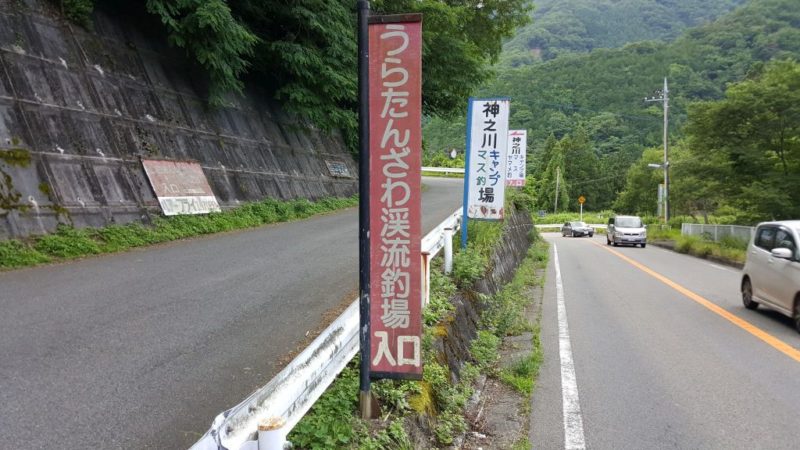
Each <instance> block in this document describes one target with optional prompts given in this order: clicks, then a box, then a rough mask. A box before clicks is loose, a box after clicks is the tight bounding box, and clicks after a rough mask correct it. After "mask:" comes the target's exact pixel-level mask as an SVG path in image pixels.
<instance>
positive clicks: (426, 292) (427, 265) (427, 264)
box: [422, 252, 431, 306]
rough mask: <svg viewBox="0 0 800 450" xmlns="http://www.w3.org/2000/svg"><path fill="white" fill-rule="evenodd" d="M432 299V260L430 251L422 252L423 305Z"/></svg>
mask: <svg viewBox="0 0 800 450" xmlns="http://www.w3.org/2000/svg"><path fill="white" fill-rule="evenodd" d="M430 301H431V261H430V254H429V253H428V252H422V306H426V305H427V304H428V303H429V302H430Z"/></svg>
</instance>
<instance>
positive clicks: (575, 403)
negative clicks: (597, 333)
mask: <svg viewBox="0 0 800 450" xmlns="http://www.w3.org/2000/svg"><path fill="white" fill-rule="evenodd" d="M553 255H554V263H555V268H556V301H557V304H558V352H559V354H560V355H561V400H562V403H563V406H564V448H565V449H569V450H573V449H575V450H577V449H585V448H586V440H585V439H584V437H583V418H582V417H581V404H580V401H579V400H578V382H577V380H576V378H575V363H574V362H573V360H572V344H571V343H570V340H569V326H568V325H567V309H566V307H565V306H564V284H563V283H562V281H561V268H560V267H559V263H558V247H557V246H556V244H555V243H553Z"/></svg>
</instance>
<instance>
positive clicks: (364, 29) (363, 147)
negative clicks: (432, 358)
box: [358, 0, 372, 419]
mask: <svg viewBox="0 0 800 450" xmlns="http://www.w3.org/2000/svg"><path fill="white" fill-rule="evenodd" d="M368 22H369V2H368V1H366V0H359V1H358V153H359V155H358V156H359V161H358V172H359V173H358V195H359V197H358V259H359V276H358V282H359V296H358V299H359V312H360V322H361V326H360V327H359V333H360V335H359V342H360V346H361V361H360V362H361V372H360V383H359V396H358V400H359V405H360V410H361V417H362V418H364V419H368V418H370V417H371V416H372V402H371V398H370V380H369V369H370V360H369V358H370V329H369V301H370V297H369V294H370V292H369V281H370V278H369V276H370V273H369V265H370V261H369V256H370V255H369V249H370V246H369V28H368V25H369V24H368Z"/></svg>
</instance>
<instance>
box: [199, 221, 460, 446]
mask: <svg viewBox="0 0 800 450" xmlns="http://www.w3.org/2000/svg"><path fill="white" fill-rule="evenodd" d="M460 226H461V208H459V209H457V210H456V211H455V212H453V213H452V214H450V215H449V216H448V217H447V219H445V220H444V221H443V222H442V223H440V224H439V225H437V226H436V228H434V229H433V231H431V232H430V233H428V234H427V235H426V236H425V237H424V238H422V270H423V290H422V296H423V304H427V303H428V301H429V299H430V261H431V260H432V259H433V257H435V256H436V255H437V254H438V253H439V252H440V251H442V250H443V249H444V250H445V267H446V268H447V266H448V264H451V263H449V262H451V261H452V236H453V233H454V232H455V231H456V230H458V228H459V227H460ZM358 327H359V317H358V299H356V300H355V301H354V302H353V303H352V304H351V305H350V306H349V307H348V308H347V309H346V310H345V311H344V312H343V313H342V314H341V315H340V316H339V317H338V318H337V319H336V320H334V321H333V323H331V324H330V325H329V326H328V328H326V329H325V331H323V332H322V333H321V334H320V335H319V336H317V338H316V339H314V341H313V342H312V343H311V345H309V346H308V348H306V349H305V350H303V351H302V352H301V353H300V354H299V355H297V357H296V358H295V359H294V360H292V362H290V363H289V364H288V365H287V366H286V367H285V368H284V369H283V370H281V371H280V372H279V373H278V374H277V375H275V377H274V378H273V379H272V380H270V381H269V382H268V383H267V384H266V385H265V386H263V387H262V388H260V389H258V390H257V391H255V392H253V393H252V394H250V396H249V397H247V398H246V399H245V400H244V401H243V402H241V403H239V404H238V405H236V406H234V407H233V408H231V409H229V410H227V411H225V412H223V413H221V414H219V415H218V416H217V417H216V418H215V419H214V422H213V423H212V425H211V428H210V429H209V430H208V431H207V432H206V434H205V435H203V437H202V438H201V439H200V440H199V441H197V443H195V444H194V445H193V446H192V450H222V449H224V450H267V449H269V450H273V449H280V448H282V447H283V444H284V442H285V440H286V435H288V434H289V432H290V431H291V430H292V428H294V426H295V425H297V423H298V422H299V421H300V419H301V418H302V417H303V416H304V415H305V414H306V412H308V410H309V409H310V408H311V406H312V405H313V404H314V402H316V401H317V399H319V397H320V396H322V394H323V393H324V392H325V389H327V388H328V386H329V385H330V384H331V383H332V382H333V380H334V379H335V378H336V376H337V375H338V374H339V372H341V371H342V369H344V367H345V366H346V365H347V363H348V362H349V361H350V360H351V359H353V357H354V356H355V355H356V353H357V352H358V345H359V343H358ZM353 395H356V393H355V392H354V393H353Z"/></svg>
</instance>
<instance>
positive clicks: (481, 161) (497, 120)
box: [465, 98, 511, 220]
mask: <svg viewBox="0 0 800 450" xmlns="http://www.w3.org/2000/svg"><path fill="white" fill-rule="evenodd" d="M510 106H511V105H510V101H509V100H508V99H507V98H488V99H487V98H483V99H481V98H472V99H470V104H469V117H467V135H468V136H469V148H467V161H469V163H468V171H469V179H468V183H467V185H466V187H465V188H466V189H468V196H467V217H469V218H471V219H485V220H503V212H504V211H503V205H504V203H505V186H506V179H505V178H506V162H507V161H506V159H507V158H506V153H507V149H508V113H509V109H510Z"/></svg>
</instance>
